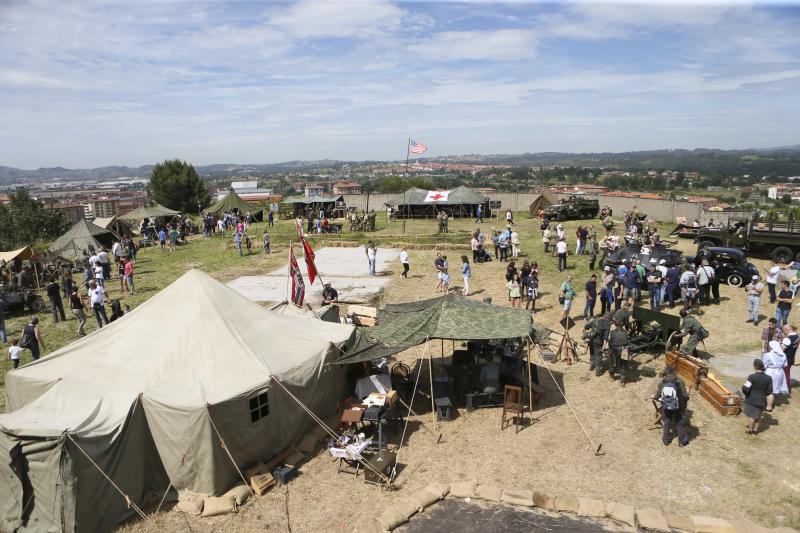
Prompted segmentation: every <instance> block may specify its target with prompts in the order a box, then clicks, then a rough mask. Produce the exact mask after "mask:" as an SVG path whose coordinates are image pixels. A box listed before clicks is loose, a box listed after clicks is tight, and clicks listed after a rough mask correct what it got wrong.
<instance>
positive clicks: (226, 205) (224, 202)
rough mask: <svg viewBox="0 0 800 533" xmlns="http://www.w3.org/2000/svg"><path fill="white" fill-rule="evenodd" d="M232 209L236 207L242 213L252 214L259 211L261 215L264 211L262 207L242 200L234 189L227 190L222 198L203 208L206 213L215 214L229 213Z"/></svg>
mask: <svg viewBox="0 0 800 533" xmlns="http://www.w3.org/2000/svg"><path fill="white" fill-rule="evenodd" d="M234 209H236V210H237V211H238V212H239V213H240V214H242V215H245V214H247V213H248V212H249V213H250V214H252V215H256V214H257V213H261V214H262V217H263V212H264V210H263V209H260V208H258V207H256V206H254V205H250V204H248V203H247V202H245V201H244V200H242V197H241V196H239V195H238V194H236V193H235V192H234V191H228V194H226V195H225V196H224V197H223V198H222V199H220V200H218V201H217V202H216V203H215V204H213V205H211V207H209V208H207V209H205V211H206V213H211V214H212V215H216V214H217V213H230V212H231V211H233V210H234ZM256 218H258V217H256Z"/></svg>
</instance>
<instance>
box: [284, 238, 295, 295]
mask: <svg viewBox="0 0 800 533" xmlns="http://www.w3.org/2000/svg"><path fill="white" fill-rule="evenodd" d="M288 255H289V265H288V266H289V270H288V272H289V273H288V275H287V276H286V301H287V302H293V303H294V300H293V299H292V241H291V240H289V254H288Z"/></svg>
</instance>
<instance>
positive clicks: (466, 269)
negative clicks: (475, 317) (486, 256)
mask: <svg viewBox="0 0 800 533" xmlns="http://www.w3.org/2000/svg"><path fill="white" fill-rule="evenodd" d="M461 263H462V264H461V274H463V276H464V290H463V291H461V293H462V294H463V295H464V296H469V278H471V277H472V267H471V266H469V260H468V259H467V256H466V255H462V256H461Z"/></svg>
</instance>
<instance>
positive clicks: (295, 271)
mask: <svg viewBox="0 0 800 533" xmlns="http://www.w3.org/2000/svg"><path fill="white" fill-rule="evenodd" d="M289 277H290V278H291V280H292V294H291V299H292V303H293V304H295V305H296V306H298V307H302V306H303V299H304V298H305V296H306V285H305V283H303V273H302V272H300V267H299V266H298V264H297V260H296V259H295V258H294V246H292V245H289Z"/></svg>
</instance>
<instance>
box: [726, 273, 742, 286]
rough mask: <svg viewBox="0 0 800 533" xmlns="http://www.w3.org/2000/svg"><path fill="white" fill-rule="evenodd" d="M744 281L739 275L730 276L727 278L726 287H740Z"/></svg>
mask: <svg viewBox="0 0 800 533" xmlns="http://www.w3.org/2000/svg"><path fill="white" fill-rule="evenodd" d="M743 282H744V280H742V276H740V275H739V274H731V275H730V276H728V285H730V286H731V287H741V286H742V283H743Z"/></svg>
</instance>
